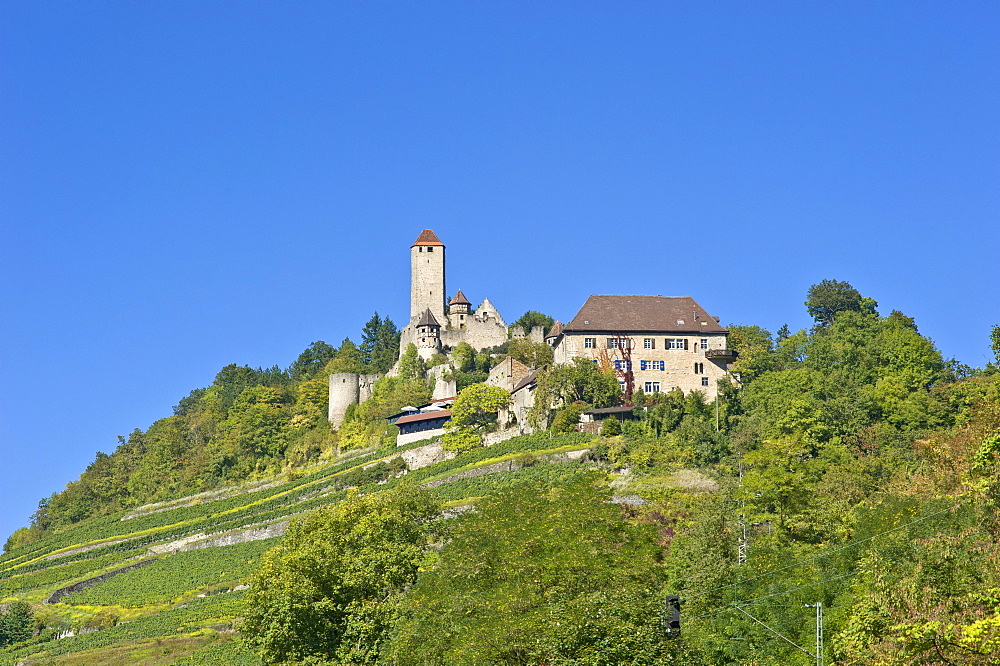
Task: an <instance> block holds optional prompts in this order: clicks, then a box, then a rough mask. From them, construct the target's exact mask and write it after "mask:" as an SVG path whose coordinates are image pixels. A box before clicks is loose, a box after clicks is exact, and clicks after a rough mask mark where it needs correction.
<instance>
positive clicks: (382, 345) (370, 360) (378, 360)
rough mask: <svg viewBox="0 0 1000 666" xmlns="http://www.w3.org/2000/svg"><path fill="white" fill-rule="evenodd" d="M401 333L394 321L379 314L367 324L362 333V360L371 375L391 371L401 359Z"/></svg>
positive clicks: (359, 347)
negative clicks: (398, 359) (397, 360)
mask: <svg viewBox="0 0 1000 666" xmlns="http://www.w3.org/2000/svg"><path fill="white" fill-rule="evenodd" d="M399 338H400V333H399V330H398V329H397V328H396V325H395V324H394V323H392V320H391V319H389V318H388V317H386V318H385V319H382V318H381V317H379V315H378V312H376V313H375V314H373V315H372V318H371V319H369V320H368V323H366V324H365V327H364V329H363V330H362V331H361V344H360V345H359V346H358V349H359V350H360V351H361V359H362V362H363V363H364V365H365V368H366V370H367V371H368V372H369V373H372V374H373V373H379V374H381V373H385V372H388V371H389V368H391V367H392V366H393V365H394V364H395V363H396V359H397V358H399Z"/></svg>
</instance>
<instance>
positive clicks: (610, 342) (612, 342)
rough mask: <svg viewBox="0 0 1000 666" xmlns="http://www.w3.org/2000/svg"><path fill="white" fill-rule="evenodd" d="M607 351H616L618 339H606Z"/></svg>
mask: <svg viewBox="0 0 1000 666" xmlns="http://www.w3.org/2000/svg"><path fill="white" fill-rule="evenodd" d="M608 349H618V338H608Z"/></svg>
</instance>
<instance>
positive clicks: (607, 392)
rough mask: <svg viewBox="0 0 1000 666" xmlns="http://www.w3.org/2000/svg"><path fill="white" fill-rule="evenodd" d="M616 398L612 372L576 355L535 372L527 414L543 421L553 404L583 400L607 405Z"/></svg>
mask: <svg viewBox="0 0 1000 666" xmlns="http://www.w3.org/2000/svg"><path fill="white" fill-rule="evenodd" d="M620 401H621V387H620V386H619V384H618V378H617V377H616V376H615V374H614V373H613V372H602V371H601V370H600V369H599V368H598V367H597V364H595V363H592V362H590V361H588V360H587V359H582V358H577V359H573V362H572V363H566V364H560V365H556V366H553V367H552V368H550V369H549V370H548V371H546V372H542V373H539V376H538V386H537V388H536V389H535V403H534V405H533V407H532V411H531V413H530V415H529V418H530V420H531V421H532V422H533V423H536V424H543V425H547V424H548V419H549V418H551V411H552V408H553V407H554V406H559V405H565V404H570V403H573V402H585V403H588V404H591V405H594V406H595V407H611V406H613V405H614V404H616V403H618V402H620Z"/></svg>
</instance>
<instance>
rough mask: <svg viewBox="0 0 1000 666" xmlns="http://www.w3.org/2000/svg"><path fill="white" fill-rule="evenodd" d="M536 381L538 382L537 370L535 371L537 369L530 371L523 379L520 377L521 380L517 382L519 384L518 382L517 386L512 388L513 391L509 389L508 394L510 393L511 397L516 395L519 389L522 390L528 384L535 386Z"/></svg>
mask: <svg viewBox="0 0 1000 666" xmlns="http://www.w3.org/2000/svg"><path fill="white" fill-rule="evenodd" d="M537 380H538V370H537V369H535V370H532V371H531V372H529V373H528V374H527V375H525V376H524V377H522V378H521V381H519V382H518V383H517V384H516V385H515V386H514V388H513V389H511V391H510V392H511V394H512V395H513V394H514V393H517V392H518V391H520V390H521V389H523V388H524V387H525V386H527V385H528V384H536V383H537Z"/></svg>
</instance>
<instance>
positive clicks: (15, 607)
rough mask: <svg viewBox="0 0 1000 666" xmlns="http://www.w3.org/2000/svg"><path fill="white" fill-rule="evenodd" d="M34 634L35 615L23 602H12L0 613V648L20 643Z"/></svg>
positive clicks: (29, 606) (28, 605)
mask: <svg viewBox="0 0 1000 666" xmlns="http://www.w3.org/2000/svg"><path fill="white" fill-rule="evenodd" d="M34 633H35V614H34V613H33V612H32V610H31V605H30V604H28V603H27V602H25V601H12V602H10V603H9V604H7V610H6V611H0V646H2V645H9V644H11V643H20V642H21V641H26V640H28V639H29V638H31V636H32V634H34Z"/></svg>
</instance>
